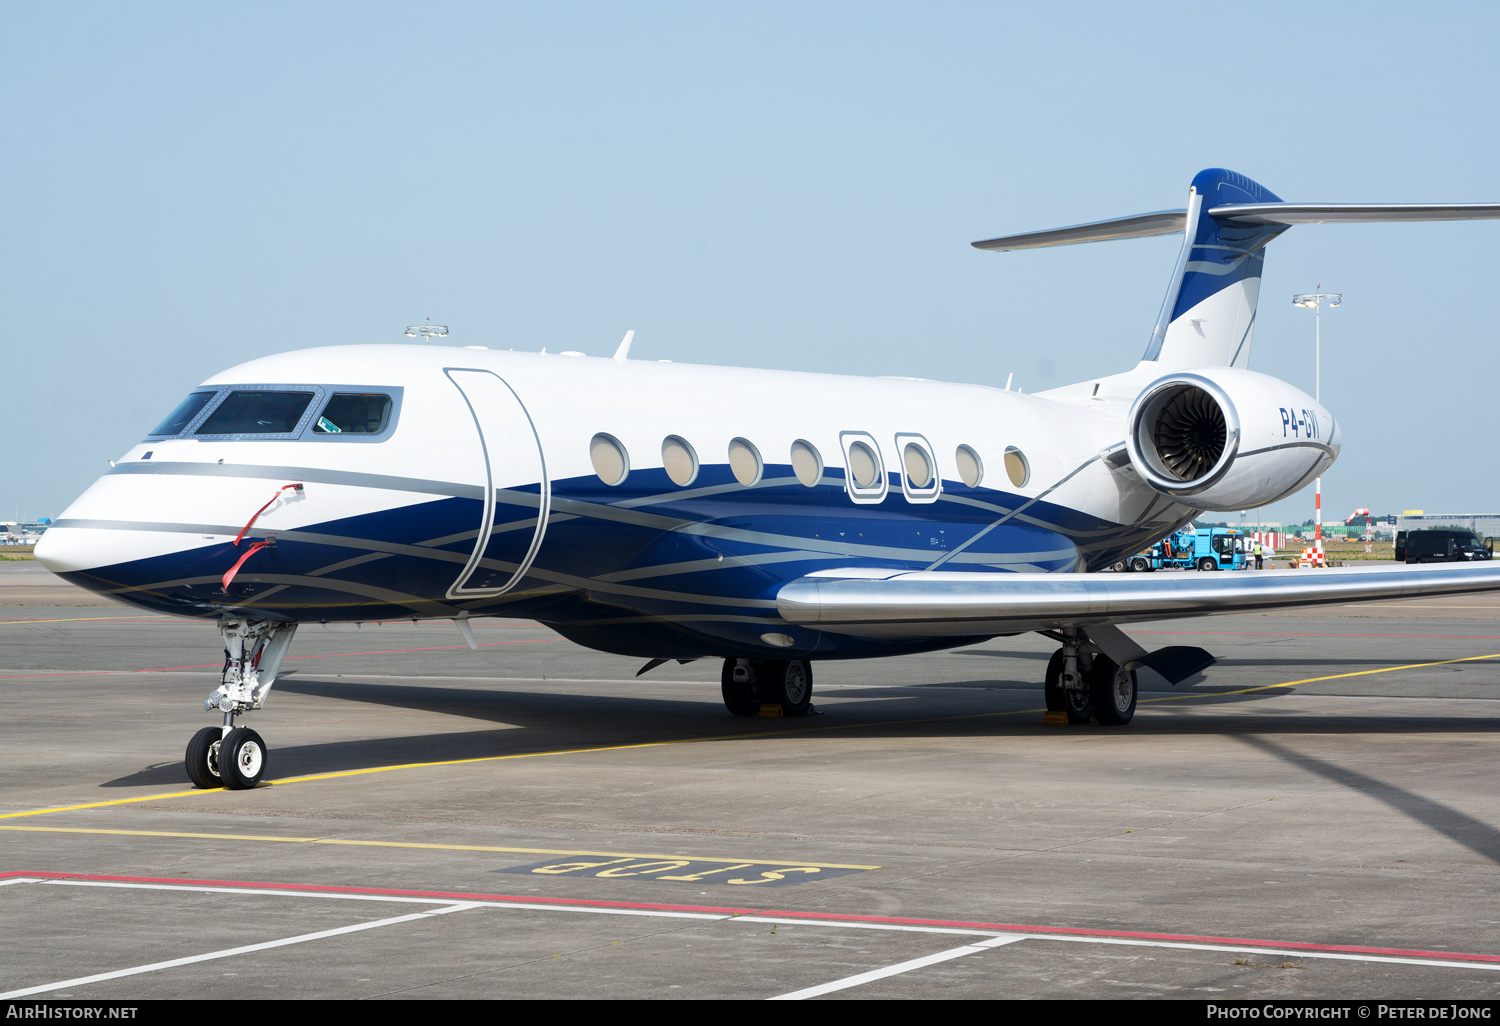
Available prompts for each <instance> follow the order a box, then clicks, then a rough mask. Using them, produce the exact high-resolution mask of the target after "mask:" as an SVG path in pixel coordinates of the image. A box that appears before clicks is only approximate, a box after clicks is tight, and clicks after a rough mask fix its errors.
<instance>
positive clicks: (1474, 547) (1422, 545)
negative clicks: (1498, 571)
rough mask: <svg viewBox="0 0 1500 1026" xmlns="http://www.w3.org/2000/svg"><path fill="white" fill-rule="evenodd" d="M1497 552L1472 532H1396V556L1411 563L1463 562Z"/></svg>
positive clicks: (1484, 557)
mask: <svg viewBox="0 0 1500 1026" xmlns="http://www.w3.org/2000/svg"><path fill="white" fill-rule="evenodd" d="M1491 544H1493V543H1491ZM1494 555H1495V553H1494V550H1493V549H1492V548H1489V547H1487V546H1486V545H1485V544H1484V543H1483V542H1482V541H1480V540H1479V536H1478V535H1476V534H1475V533H1474V532H1473V531H1451V530H1450V531H1397V532H1396V558H1397V559H1400V560H1405V561H1406V562H1408V563H1462V562H1465V561H1467V560H1471V559H1493V558H1494Z"/></svg>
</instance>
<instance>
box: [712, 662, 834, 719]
mask: <svg viewBox="0 0 1500 1026" xmlns="http://www.w3.org/2000/svg"><path fill="white" fill-rule="evenodd" d="M719 680H720V687H721V690H722V691H723V694H724V707H725V708H726V709H728V710H729V711H730V712H732V713H734V714H735V715H736V716H758V715H759V714H760V712H761V709H762V707H764V706H779V707H780V708H781V715H782V716H806V715H807V714H808V712H809V711H810V710H811V709H812V685H813V679H812V664H811V663H809V662H808V661H807V660H806V659H726V660H724V672H723V674H722V675H721V676H720V678H719Z"/></svg>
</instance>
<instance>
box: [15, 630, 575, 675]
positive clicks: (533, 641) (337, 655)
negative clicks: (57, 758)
mask: <svg viewBox="0 0 1500 1026" xmlns="http://www.w3.org/2000/svg"><path fill="white" fill-rule="evenodd" d="M561 640H562V639H561V638H523V639H520V640H517V641H481V642H480V643H479V647H480V648H486V647H489V646H491V645H537V644H540V643H541V642H544V641H561ZM468 647H469V646H468V645H432V646H429V647H427V648H387V649H382V650H381V651H378V652H330V653H327V654H325V655H300V656H287V657H286V661H287V662H290V661H292V660H293V659H343V658H347V657H349V656H362V655H400V654H402V653H404V652H445V651H448V650H450V649H455V648H463V649H467V648H468ZM223 665H224V664H223V663H197V664H195V665H193V666H155V667H152V668H150V669H146V670H51V671H48V672H47V673H8V674H0V680H20V679H22V678H25V677H87V676H91V675H97V674H101V673H169V672H171V671H173V670H217V669H218V668H219V667H220V666H223Z"/></svg>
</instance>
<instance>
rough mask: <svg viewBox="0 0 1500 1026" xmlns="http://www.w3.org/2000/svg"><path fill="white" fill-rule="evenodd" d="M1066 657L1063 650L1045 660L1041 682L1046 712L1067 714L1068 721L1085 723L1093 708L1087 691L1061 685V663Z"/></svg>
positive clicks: (1062, 663) (1092, 712)
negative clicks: (1045, 668) (1044, 674)
mask: <svg viewBox="0 0 1500 1026" xmlns="http://www.w3.org/2000/svg"><path fill="white" fill-rule="evenodd" d="M1065 662H1066V657H1065V656H1064V655H1063V650H1062V649H1058V650H1057V651H1056V652H1053V653H1052V658H1051V659H1049V660H1048V661H1047V677H1046V680H1045V681H1044V682H1043V684H1042V694H1043V696H1044V697H1045V698H1046V701H1047V711H1048V712H1060V713H1067V714H1068V722H1069V723H1087V722H1088V721H1089V718H1090V717H1091V716H1093V714H1094V710H1093V708H1092V704H1091V702H1090V701H1089V696H1088V692H1086V691H1085V692H1081V693H1080V692H1076V691H1075V692H1070V691H1069V690H1068V689H1067V688H1065V687H1063V685H1062V674H1063V665H1064V663H1065Z"/></svg>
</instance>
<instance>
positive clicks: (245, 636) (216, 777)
mask: <svg viewBox="0 0 1500 1026" xmlns="http://www.w3.org/2000/svg"><path fill="white" fill-rule="evenodd" d="M296 633H297V625H296V624H294V623H271V622H269V621H266V620H243V621H236V620H230V621H221V622H220V623H219V635H220V636H221V637H222V638H223V640H224V670H223V673H222V674H221V675H220V678H219V686H218V687H217V688H215V689H214V690H213V692H212V693H211V694H210V695H209V696H208V697H207V698H205V699H204V700H203V710H204V712H212V711H214V710H216V709H217V710H218V711H219V712H221V713H223V714H224V722H223V724H222V725H220V726H217V727H204V728H203V729H202V730H200V731H198V733H196V734H194V735H193V739H192V740H191V741H189V742H188V746H187V756H186V758H185V759H184V763H185V765H186V768H187V775H188V779H189V780H191V781H192V782H193V783H194V785H196V786H198V787H204V788H207V787H225V788H228V789H229V790H231V791H243V790H246V789H248V788H251V787H254V786H255V785H256V784H258V783H260V780H261V777H262V776H264V775H265V772H266V743H265V742H264V741H262V740H261V737H260V735H259V734H257V733H256V732H255V731H253V730H251V729H250V728H249V727H236V726H235V725H234V718H235V717H236V716H238V715H240V714H241V713H246V712H249V711H251V710H252V709H259V708H261V707H262V706H264V705H265V704H266V695H267V693H268V692H270V690H271V685H272V684H274V683H276V673H277V671H278V670H279V669H280V668H281V660H282V659H283V658H284V657H285V656H286V650H287V648H288V647H289V646H290V645H291V643H292V636H293V635H294V634H296Z"/></svg>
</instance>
